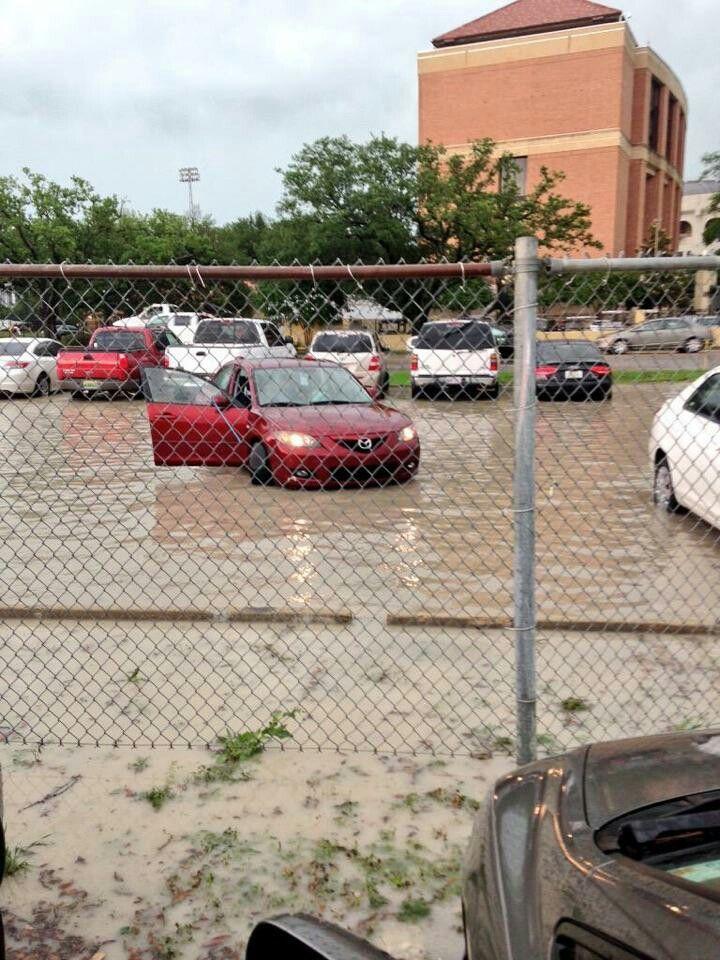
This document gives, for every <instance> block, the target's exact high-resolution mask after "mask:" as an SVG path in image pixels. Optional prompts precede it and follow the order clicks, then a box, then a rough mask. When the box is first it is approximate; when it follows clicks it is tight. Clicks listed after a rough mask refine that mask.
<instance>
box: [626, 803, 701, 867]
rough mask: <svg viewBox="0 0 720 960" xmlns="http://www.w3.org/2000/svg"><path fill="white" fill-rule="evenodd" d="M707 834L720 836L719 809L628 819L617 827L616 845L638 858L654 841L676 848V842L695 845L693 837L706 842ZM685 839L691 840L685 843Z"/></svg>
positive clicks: (649, 849) (681, 844)
mask: <svg viewBox="0 0 720 960" xmlns="http://www.w3.org/2000/svg"><path fill="white" fill-rule="evenodd" d="M707 834H717V837H718V839H720V810H708V811H706V812H704V813H700V812H696V813H692V812H688V813H681V814H674V815H672V816H667V817H656V818H655V819H647V820H630V821H629V822H627V823H624V824H623V825H622V827H621V828H620V832H619V834H618V847H619V848H620V849H621V850H622V851H623V853H627V854H628V855H629V856H631V857H633V858H636V859H640V858H642V857H643V856H644V855H646V854H648V853H650V852H651V850H652V848H654V847H656V846H657V845H665V844H667V845H671V846H672V847H673V849H677V848H678V846H680V847H687V846H694V845H695V844H694V840H695V839H698V840H699V841H700V842H707V839H708V838H707ZM687 840H691V843H690V844H688V843H687V842H686V841H687Z"/></svg>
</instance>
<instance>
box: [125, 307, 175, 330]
mask: <svg viewBox="0 0 720 960" xmlns="http://www.w3.org/2000/svg"><path fill="white" fill-rule="evenodd" d="M172 313H180V307H176V306H175V304H173V303H151V304H150V305H149V306H147V307H144V308H143V309H142V310H141V311H140V313H138V314H136V315H135V316H133V317H122V318H121V319H120V320H115V321H113V326H114V327H147V326H148V325H149V324H150V321H151V320H153V319H154V318H155V317H160V316H169V315H170V314H172Z"/></svg>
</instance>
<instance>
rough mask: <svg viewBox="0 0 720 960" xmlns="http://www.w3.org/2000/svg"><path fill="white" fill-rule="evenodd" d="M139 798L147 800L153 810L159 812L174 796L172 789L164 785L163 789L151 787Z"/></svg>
mask: <svg viewBox="0 0 720 960" xmlns="http://www.w3.org/2000/svg"><path fill="white" fill-rule="evenodd" d="M140 796H141V797H142V798H143V800H147V802H148V803H149V804H150V806H151V807H152V808H153V810H160V809H161V808H162V807H164V806H165V804H166V803H167V801H168V800H171V799H172V798H173V796H174V794H173V791H172V788H171V787H170V786H168V784H165V786H164V787H152V788H151V789H150V790H147V791H146V792H145V793H142V794H140Z"/></svg>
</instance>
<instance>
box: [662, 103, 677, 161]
mask: <svg viewBox="0 0 720 960" xmlns="http://www.w3.org/2000/svg"><path fill="white" fill-rule="evenodd" d="M677 111H678V102H677V99H676V97H674V96H673V95H672V94H670V106H669V107H668V116H667V146H666V148H665V156H666V157H667V159H668V160H669V161H670V163H672V164H673V166H674V165H675V121H676V119H677Z"/></svg>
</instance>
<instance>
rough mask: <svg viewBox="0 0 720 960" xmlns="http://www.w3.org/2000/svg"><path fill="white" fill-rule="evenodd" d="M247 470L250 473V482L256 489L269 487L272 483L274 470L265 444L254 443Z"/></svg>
mask: <svg viewBox="0 0 720 960" xmlns="http://www.w3.org/2000/svg"><path fill="white" fill-rule="evenodd" d="M247 468H248V470H249V472H250V482H251V483H252V484H253V485H254V486H256V487H267V486H268V485H269V484H270V483H272V479H273V476H272V470H271V469H270V464H269V463H268V452H267V450H266V448H265V446H264V444H262V443H260V442H259V441H258V442H257V443H254V444H253V445H252V447H251V448H250V456H249V457H248V462H247Z"/></svg>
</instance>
